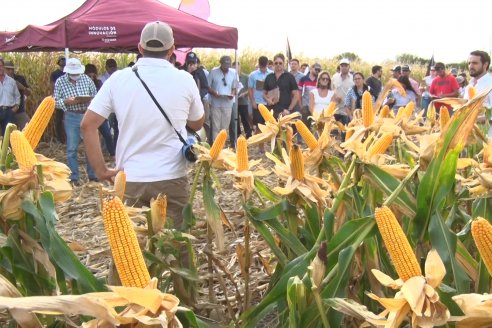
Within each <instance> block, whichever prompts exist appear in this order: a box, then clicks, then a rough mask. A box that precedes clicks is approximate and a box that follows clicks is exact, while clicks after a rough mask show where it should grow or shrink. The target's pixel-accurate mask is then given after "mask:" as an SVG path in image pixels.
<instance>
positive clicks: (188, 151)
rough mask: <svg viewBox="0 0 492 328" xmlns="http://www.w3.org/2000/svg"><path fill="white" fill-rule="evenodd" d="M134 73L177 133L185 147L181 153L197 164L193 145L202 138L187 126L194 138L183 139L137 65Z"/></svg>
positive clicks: (134, 67) (133, 69) (133, 68)
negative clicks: (143, 78)
mask: <svg viewBox="0 0 492 328" xmlns="http://www.w3.org/2000/svg"><path fill="white" fill-rule="evenodd" d="M132 71H133V73H135V75H136V76H137V78H138V79H139V80H140V82H142V85H143V86H144V88H145V90H146V91H147V93H148V94H149V96H150V98H152V100H153V101H154V103H155V105H156V106H157V108H158V109H159V111H160V112H161V113H162V115H163V116H164V118H165V119H166V121H167V122H168V123H169V125H171V127H172V128H173V130H174V132H176V135H177V136H178V138H179V140H180V141H181V142H182V143H183V147H182V148H181V153H182V154H183V156H184V158H185V159H186V160H188V161H190V162H195V161H196V160H197V159H198V157H197V155H196V153H195V151H194V149H193V144H194V143H196V142H197V140H198V141H200V136H199V135H198V134H197V133H196V132H195V131H193V130H192V129H191V128H189V127H188V126H186V130H187V131H188V132H190V131H192V132H193V135H194V138H188V139H187V140H185V139H184V138H183V136H181V134H180V133H179V132H178V130H176V128H175V127H174V125H173V124H172V123H171V120H170V119H169V117H167V115H166V112H165V111H164V109H163V108H162V107H161V105H160V104H159V102H158V101H157V99H155V97H154V94H153V93H152V92H151V91H150V89H149V87H148V86H147V84H146V83H145V82H144V80H142V78H141V77H140V74H138V67H137V65H133V67H132Z"/></svg>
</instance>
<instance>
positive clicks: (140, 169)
mask: <svg viewBox="0 0 492 328" xmlns="http://www.w3.org/2000/svg"><path fill="white" fill-rule="evenodd" d="M138 49H139V52H140V53H141V54H142V55H143V57H142V58H140V59H139V60H138V61H137V63H136V64H135V65H134V67H132V68H130V67H128V68H125V69H122V70H119V71H117V72H115V73H113V75H112V76H111V78H110V79H108V80H107V81H106V82H105V83H104V84H103V86H102V88H101V90H99V92H98V93H97V95H96V97H95V98H94V100H93V101H92V103H91V104H90V106H89V110H88V111H87V113H86V115H85V116H84V119H83V121H82V130H83V132H84V143H85V146H86V149H87V152H88V155H89V160H90V162H91V163H92V165H93V167H94V170H95V172H96V175H97V177H98V178H99V179H101V180H111V179H112V178H113V177H114V176H115V175H116V173H117V172H118V171H119V170H124V171H125V173H126V177H127V184H126V193H125V196H126V197H127V203H128V204H130V205H134V206H137V207H141V206H143V205H145V206H149V205H150V199H151V198H155V197H156V196H157V195H158V194H159V193H161V194H166V195H167V202H168V213H169V217H170V218H172V219H173V220H174V227H176V228H177V229H180V228H181V226H182V222H183V215H182V211H183V208H184V206H185V205H186V203H187V201H188V196H189V186H188V179H187V176H186V160H185V158H184V157H183V156H182V154H181V149H182V147H183V144H182V143H181V141H180V139H179V138H178V136H177V134H176V132H175V131H174V129H173V128H172V127H171V126H170V124H169V123H168V121H167V120H166V119H165V118H164V116H163V115H162V113H161V112H160V111H159V109H158V108H157V106H156V104H155V103H154V102H153V101H152V98H151V97H150V95H149V94H148V93H147V91H146V90H145V88H144V86H143V85H142V83H141V82H140V80H139V79H138V78H137V76H136V74H135V72H134V71H133V69H136V70H137V71H138V74H139V75H140V77H141V78H142V80H143V81H144V82H145V83H146V84H147V86H148V87H149V89H150V91H151V92H152V93H153V95H154V97H155V98H156V99H157V102H158V103H159V104H160V105H161V107H162V109H163V110H164V112H165V113H166V115H167V116H168V117H169V119H170V120H171V122H172V125H173V126H174V128H175V129H176V130H177V131H178V132H179V133H180V134H181V136H182V137H183V138H184V139H186V136H187V134H186V125H188V127H190V128H191V129H193V130H195V131H197V130H199V129H200V128H201V127H202V125H203V106H202V102H201V99H200V94H199V92H198V88H197V85H196V83H195V81H194V80H193V77H192V76H191V75H190V74H189V73H187V72H186V71H183V70H178V69H176V68H175V67H174V65H173V64H171V63H170V62H169V61H168V60H167V59H168V58H169V56H171V54H172V53H173V51H174V37H173V31H172V29H171V27H170V26H169V25H168V24H166V23H163V22H159V21H156V22H151V23H148V24H147V25H145V27H144V28H143V30H142V33H141V37H140V42H139V44H138ZM111 113H115V115H116V118H117V120H118V125H119V129H120V131H122V133H121V134H120V136H119V139H118V144H117V145H116V168H115V169H110V168H108V167H107V166H106V163H105V162H104V157H103V155H102V151H101V146H100V143H99V136H98V132H97V128H98V127H99V125H101V123H102V122H103V121H104V119H105V118H107V117H108V116H109V115H110V114H111ZM149 122H150V123H149ZM149 124H150V125H149Z"/></svg>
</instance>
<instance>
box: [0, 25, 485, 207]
mask: <svg viewBox="0 0 492 328" xmlns="http://www.w3.org/2000/svg"><path fill="white" fill-rule="evenodd" d="M149 24H150V25H149V26H150V27H149V26H146V27H145V28H144V30H143V31H142V35H141V41H140V43H139V50H140V55H139V56H138V57H137V61H136V63H130V64H129V65H128V66H129V67H127V68H124V69H120V70H118V67H117V63H116V61H115V60H114V59H112V58H110V59H108V60H107V61H106V64H105V71H104V72H103V73H102V74H98V71H97V67H96V66H95V65H93V64H91V63H87V64H85V65H83V64H82V63H81V62H80V61H79V60H78V59H77V58H70V59H68V60H66V59H65V58H64V57H59V58H58V61H57V65H58V66H59V68H58V69H57V70H55V71H54V72H53V73H52V75H51V83H52V87H53V95H54V97H55V100H56V114H55V118H54V123H55V135H56V138H57V139H58V141H60V142H63V143H66V146H67V162H68V166H69V168H70V170H71V171H72V174H71V176H70V179H71V181H72V183H73V184H74V185H78V184H80V175H79V159H78V147H79V144H80V142H81V141H82V139H84V141H85V144H86V147H85V149H86V151H87V155H88V158H89V161H87V175H88V179H89V180H91V181H97V180H101V179H103V180H104V179H110V178H111V176H112V175H113V174H115V172H116V170H119V169H125V171H126V172H127V175H128V181H129V182H130V185H131V184H132V183H136V184H137V186H139V185H138V183H142V182H146V183H147V182H158V181H169V180H174V179H178V180H179V179H181V178H183V177H184V170H183V167H184V162H182V161H181V160H176V159H174V156H172V154H173V152H176V153H179V151H180V150H181V146H182V145H181V144H180V139H179V138H177V136H176V135H175V133H174V131H173V129H167V128H165V127H164V128H162V129H156V128H154V127H153V126H154V123H155V125H156V126H165V125H166V124H169V123H168V122H164V123H162V122H161V121H162V120H163V119H165V118H164V117H162V115H161V113H159V112H158V108H157V107H156V104H155V103H153V101H152V97H150V96H149V95H148V94H147V92H146V89H145V88H144V87H143V86H142V85H140V82H139V81H138V79H137V77H136V76H135V74H134V72H136V71H137V70H138V72H139V74H140V75H141V77H142V79H143V80H145V81H146V83H147V85H148V88H149V89H150V90H153V94H154V96H155V98H156V100H157V101H158V102H159V103H160V104H161V106H162V107H163V110H164V112H165V113H166V112H167V115H168V116H169V118H170V123H171V125H172V127H173V128H174V129H175V130H176V131H177V133H180V134H182V136H183V137H184V139H186V135H187V130H200V129H201V128H202V123H200V122H202V121H203V128H204V130H205V133H204V137H205V138H206V139H207V140H208V141H209V142H210V143H211V142H213V141H214V139H215V137H216V136H217V134H218V132H219V131H220V130H222V129H226V130H229V132H230V133H229V135H230V145H231V146H232V147H234V146H235V140H236V138H237V135H238V134H240V133H241V130H242V133H244V134H245V136H246V137H250V136H251V135H252V134H254V133H257V132H258V131H259V129H258V128H257V127H258V124H263V123H264V120H263V117H262V116H261V115H260V113H259V110H258V105H259V104H263V105H265V106H267V107H268V108H269V109H271V110H272V111H273V113H274V116H275V117H278V116H279V115H280V114H282V115H286V114H290V113H293V112H300V113H301V117H302V120H303V121H305V123H306V124H309V122H310V119H309V117H310V116H312V115H314V114H316V113H320V112H321V111H322V110H323V109H325V108H326V107H327V106H328V104H329V103H330V102H332V101H334V102H336V112H335V119H336V120H337V121H339V122H341V123H342V124H345V125H346V124H348V123H349V122H350V121H351V120H352V117H353V112H354V110H355V109H357V108H360V107H361V101H362V94H363V93H364V92H365V91H369V92H370V93H371V95H372V99H373V101H375V100H376V99H377V98H378V96H379V94H380V93H381V90H382V87H383V85H384V82H385V81H382V80H381V79H382V76H383V68H382V66H379V65H375V66H373V67H372V70H371V73H372V74H371V75H370V76H369V77H367V78H366V77H365V76H364V74H363V73H362V72H358V71H355V72H354V71H352V70H351V67H350V65H351V63H350V61H349V60H348V59H347V58H342V59H341V60H340V61H339V63H338V67H337V69H336V72H329V71H328V70H326V69H323V67H322V66H321V65H320V64H319V63H313V64H312V65H308V64H306V63H302V64H301V63H300V62H299V60H297V59H291V60H290V61H289V62H286V58H285V57H284V55H283V54H281V53H279V54H276V55H275V56H274V57H273V59H272V60H269V59H268V58H267V57H266V56H260V57H259V58H258V63H257V67H256V69H255V70H254V71H252V72H250V73H249V74H246V73H244V72H241V67H240V64H239V63H235V62H234V63H233V62H232V60H231V57H230V56H222V57H221V58H220V60H219V66H218V67H215V68H212V69H211V70H210V71H208V70H207V69H206V68H205V67H203V66H202V65H201V63H200V59H199V58H198V56H197V54H196V53H194V52H189V53H187V54H186V57H185V59H184V64H180V63H177V62H176V56H175V54H174V43H173V36H172V30H171V28H170V27H169V26H168V25H167V24H165V23H162V22H153V23H149ZM151 27H152V29H151ZM154 44H157V46H156V45H154ZM132 66H133V67H132ZM489 66H490V56H489V54H488V53H486V52H484V51H478V50H477V51H473V52H471V53H470V55H469V59H468V74H469V76H467V73H465V72H461V73H458V70H457V69H454V68H453V69H450V72H449V73H448V71H447V69H446V66H445V65H444V63H442V62H437V63H435V65H433V66H432V67H430V69H429V71H428V75H427V76H425V77H424V78H423V79H422V80H421V81H416V80H415V79H414V78H413V77H412V71H411V67H410V66H409V65H396V66H394V67H393V68H392V69H391V77H392V78H394V79H397V80H398V81H399V82H400V84H401V86H402V87H403V89H405V93H404V94H402V93H401V91H400V90H401V88H394V89H393V90H391V92H390V93H389V95H388V96H387V97H386V99H385V100H384V103H385V104H387V105H388V106H390V108H392V109H393V110H395V111H396V110H398V108H400V107H401V106H405V105H406V104H408V103H409V102H410V101H413V102H414V103H415V104H416V107H417V108H423V109H426V108H427V107H428V105H429V103H430V102H431V101H432V100H434V101H437V103H438V105H437V107H440V106H441V105H442V106H448V105H446V104H445V103H442V104H439V99H441V98H448V97H463V98H467V97H468V93H467V88H468V87H469V86H474V87H475V88H476V89H477V91H478V92H481V91H484V90H486V89H487V88H489V87H491V86H492V76H491V75H490V74H489V73H488V71H489ZM176 67H178V68H179V69H176ZM287 67H289V69H288V70H287ZM169 81H172V83H171V82H169ZM190 81H191V82H190ZM0 82H2V83H1V86H0V91H1V94H0V95H1V97H0V128H1V129H2V131H1V133H3V131H4V130H5V126H6V124H7V123H9V122H14V123H16V124H17V126H18V127H19V128H20V129H22V128H23V127H24V126H25V124H26V123H27V122H28V120H29V117H28V116H27V114H26V112H25V99H26V97H28V96H29V95H30V94H31V89H30V87H29V85H28V83H27V81H26V79H25V78H24V77H23V76H22V75H18V74H16V73H15V66H14V64H13V63H12V62H10V61H4V60H2V59H0ZM190 83H191V84H190ZM183 93H184V95H183ZM180 95H181V97H184V96H185V98H184V99H185V100H183V98H180ZM235 105H237V112H235V111H234V108H236V106H235ZM484 106H485V107H488V108H490V107H492V95H491V96H489V98H488V99H487V100H486V101H485V103H484ZM202 113H203V115H202ZM202 116H203V117H202ZM482 119H485V118H482ZM489 119H492V118H486V120H489ZM150 122H152V123H150ZM158 122H160V123H162V124H160V123H158ZM96 123H97V124H96ZM149 124H151V125H152V127H148V125H149ZM96 125H97V126H96ZM241 127H242V129H241ZM94 128H97V129H96V130H94ZM120 130H121V131H124V133H123V134H120V133H119V131H120ZM154 131H155V133H154ZM96 132H97V133H96ZM99 134H101V136H102V137H103V140H104V148H105V149H106V152H107V153H108V156H109V157H110V158H111V161H114V162H115V165H116V170H113V169H108V168H107V167H106V166H105V161H104V160H103V159H104V158H102V157H101V156H102V150H101V145H100V144H99V142H98V141H99ZM82 136H83V137H84V138H82ZM491 136H492V133H491ZM96 137H97V138H96ZM259 147H260V148H259V149H260V152H264V146H263V145H259ZM178 158H179V156H178ZM150 165H152V166H150ZM150 167H152V169H150ZM178 171H179V172H180V173H176V172H178ZM178 185H181V186H184V185H185V183H183V182H182V181H181V182H179V183H178ZM139 188H140V187H135V191H134V193H135V194H134V196H135V197H136V198H138V197H140V196H142V195H143V194H144V193H145V192H144V191H142V190H140V189H139ZM173 188H174V187H173ZM184 189H185V188H184ZM184 189H183V190H184ZM130 190H132V187H130ZM149 195H150V196H152V192H151V193H150V194H149ZM150 196H149V197H150ZM147 198H148V197H147V196H146V199H147ZM148 199H150V198H148ZM178 203H179V202H178Z"/></svg>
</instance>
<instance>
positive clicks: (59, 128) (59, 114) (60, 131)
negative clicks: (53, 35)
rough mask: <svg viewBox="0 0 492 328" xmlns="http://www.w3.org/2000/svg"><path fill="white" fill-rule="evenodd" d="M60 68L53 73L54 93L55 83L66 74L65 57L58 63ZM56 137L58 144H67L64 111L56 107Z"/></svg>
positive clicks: (52, 86) (52, 88)
mask: <svg viewBox="0 0 492 328" xmlns="http://www.w3.org/2000/svg"><path fill="white" fill-rule="evenodd" d="M56 63H57V64H58V66H59V68H57V69H56V70H55V71H54V72H53V73H51V77H50V80H51V90H52V92H54V90H55V82H56V80H57V79H58V78H59V77H60V76H62V75H63V74H65V73H64V72H63V69H64V68H65V57H63V56H61V57H58V61H57V62H56ZM55 109H56V110H55V136H56V139H57V140H58V142H60V143H65V127H64V126H63V109H62V108H58V106H57V107H55Z"/></svg>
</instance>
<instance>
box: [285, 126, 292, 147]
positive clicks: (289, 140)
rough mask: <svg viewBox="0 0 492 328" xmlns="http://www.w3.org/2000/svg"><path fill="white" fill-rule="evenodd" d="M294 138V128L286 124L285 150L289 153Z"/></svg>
mask: <svg viewBox="0 0 492 328" xmlns="http://www.w3.org/2000/svg"><path fill="white" fill-rule="evenodd" d="M293 140H294V129H293V128H292V127H291V126H290V125H288V126H287V128H286V130H285V141H286V143H287V151H288V152H289V153H290V149H291V148H292V144H293Z"/></svg>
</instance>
